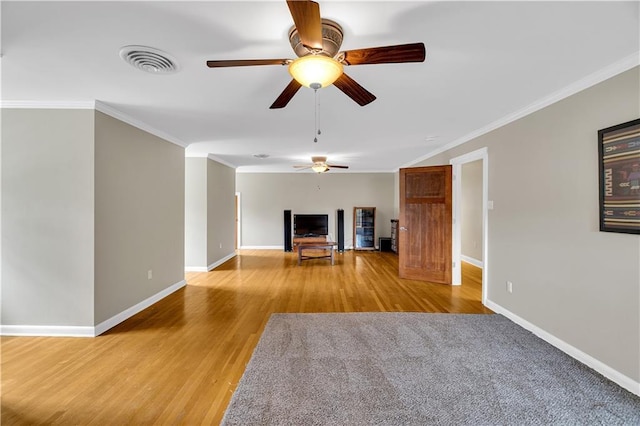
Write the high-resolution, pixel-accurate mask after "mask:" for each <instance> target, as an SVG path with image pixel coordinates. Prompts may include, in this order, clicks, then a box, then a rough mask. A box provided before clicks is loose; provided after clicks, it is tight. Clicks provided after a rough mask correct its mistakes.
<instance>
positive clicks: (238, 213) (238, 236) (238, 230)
mask: <svg viewBox="0 0 640 426" xmlns="http://www.w3.org/2000/svg"><path fill="white" fill-rule="evenodd" d="M235 201H236V241H237V243H236V245H237V247H236V249H239V248H240V247H242V239H241V238H242V203H241V198H240V193H239V192H236V199H235Z"/></svg>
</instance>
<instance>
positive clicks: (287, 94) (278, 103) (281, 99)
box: [269, 80, 302, 109]
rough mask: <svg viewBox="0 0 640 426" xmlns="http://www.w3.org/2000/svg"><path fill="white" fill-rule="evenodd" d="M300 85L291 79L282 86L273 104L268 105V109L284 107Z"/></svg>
mask: <svg viewBox="0 0 640 426" xmlns="http://www.w3.org/2000/svg"><path fill="white" fill-rule="evenodd" d="M301 87H302V85H301V84H300V83H298V82H297V81H296V80H291V82H290V83H289V84H288V85H287V87H285V88H284V90H283V91H282V93H280V96H278V99H276V100H275V102H274V103H273V104H271V106H270V107H269V109H278V108H284V107H286V106H287V104H288V103H289V101H290V100H291V98H293V95H295V94H296V92H297V91H298V90H299V89H300V88H301Z"/></svg>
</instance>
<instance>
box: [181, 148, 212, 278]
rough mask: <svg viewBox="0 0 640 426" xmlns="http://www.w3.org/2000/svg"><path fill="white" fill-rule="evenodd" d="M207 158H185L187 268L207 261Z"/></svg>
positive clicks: (195, 266) (185, 253)
mask: <svg viewBox="0 0 640 426" xmlns="http://www.w3.org/2000/svg"><path fill="white" fill-rule="evenodd" d="M207 161H208V160H207V159H206V158H185V197H184V201H185V205H184V212H185V217H184V219H185V235H184V237H185V245H184V258H185V267H186V268H187V269H193V268H204V267H206V266H207V265H208V263H207Z"/></svg>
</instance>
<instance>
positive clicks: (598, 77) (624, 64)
mask: <svg viewBox="0 0 640 426" xmlns="http://www.w3.org/2000/svg"><path fill="white" fill-rule="evenodd" d="M638 65H640V51H638V52H635V53H633V54H632V55H629V56H627V57H625V58H623V59H622V60H620V61H618V62H614V63H613V64H611V65H609V66H607V67H605V68H602V69H600V70H598V71H596V72H594V73H592V74H589V75H588V76H586V77H584V78H581V79H580V80H578V81H575V82H573V83H571V84H569V85H568V86H566V87H564V88H562V89H560V90H558V91H556V92H553V93H551V94H550V95H547V96H545V97H543V98H540V99H538V100H537V101H535V102H533V103H531V104H529V105H528V106H526V107H524V108H522V109H519V110H517V111H515V112H513V113H511V114H508V115H506V116H504V117H502V118H500V119H498V120H496V121H494V122H492V123H489V124H488V125H486V126H484V127H481V128H479V129H477V130H475V131H473V132H471V133H468V134H466V135H464V136H462V137H461V138H459V139H456V140H454V141H453V142H450V143H448V144H446V145H444V146H442V147H440V148H438V149H436V150H434V151H431V152H429V153H428V154H425V155H424V156H422V157H420V158H418V159H416V160H413V161H411V162H410V163H407V164H404V165H402V166H400V167H399V168H398V170H399V169H400V168H404V167H411V166H413V165H414V164H417V163H420V162H421V161H424V160H428V159H429V158H431V157H434V156H436V155H438V154H441V153H443V152H445V151H448V150H450V149H452V148H455V147H456V146H458V145H462V144H463V143H466V142H469V141H470V140H473V139H475V138H477V137H479V136H482V135H484V134H486V133H489V132H491V131H492V130H496V129H498V128H500V127H502V126H505V125H507V124H509V123H511V122H513V121H516V120H518V119H520V118H522V117H525V116H527V115H530V114H533V113H534V112H536V111H539V110H541V109H543V108H545V107H547V106H549V105H551V104H554V103H556V102H559V101H561V100H563V99H565V98H568V97H569V96H572V95H575V94H576V93H578V92H581V91H583V90H585V89H588V88H590V87H592V86H595V85H596V84H599V83H602V82H603V81H605V80H608V79H610V78H612V77H615V76H616V75H618V74H622V73H623V72H625V71H628V70H630V69H632V68H634V67H637V66H638Z"/></svg>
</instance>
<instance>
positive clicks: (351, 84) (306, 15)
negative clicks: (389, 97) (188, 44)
mask: <svg viewBox="0 0 640 426" xmlns="http://www.w3.org/2000/svg"><path fill="white" fill-rule="evenodd" d="M287 5H288V6H289V12H290V13H291V16H292V17H293V22H294V26H293V27H291V29H290V30H289V42H290V44H291V47H292V48H293V50H294V52H295V54H296V55H297V56H298V58H297V59H295V60H294V59H239V60H218V61H207V66H209V67H210V68H219V67H242V66H251V65H287V66H288V67H289V73H290V74H291V76H292V77H293V80H291V82H290V83H289V84H288V85H287V87H286V88H285V89H284V91H283V92H282V93H281V94H280V96H278V98H277V99H276V100H275V102H274V103H273V104H272V105H271V107H270V108H271V109H276V108H284V107H285V106H286V105H287V104H288V103H289V101H290V100H291V99H292V98H293V96H294V95H295V94H296V93H297V92H298V90H299V89H300V87H302V86H306V87H310V88H312V89H314V90H317V89H319V88H321V87H327V86H330V85H331V84H333V85H334V86H336V87H337V88H338V89H340V90H341V91H342V92H343V93H344V94H346V95H347V96H349V97H350V98H351V99H353V100H354V101H355V102H357V103H358V104H359V105H361V106H364V105H367V104H369V103H371V102H373V101H374V100H375V99H376V97H375V96H374V95H373V94H372V93H370V92H369V91H368V90H366V89H365V88H364V87H362V86H361V85H360V84H358V83H357V82H356V81H355V80H353V79H352V78H351V77H349V76H348V75H347V74H345V73H344V72H343V66H344V65H347V66H349V65H366V64H390V63H403V62H424V60H425V48H424V43H410V44H400V45H395V46H384V47H370V48H365V49H356V50H347V51H342V52H340V51H339V50H340V46H341V45H342V37H343V31H342V27H341V26H340V25H338V24H337V23H336V22H334V21H331V20H329V19H322V18H320V6H319V5H318V3H316V2H314V1H310V0H287Z"/></svg>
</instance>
